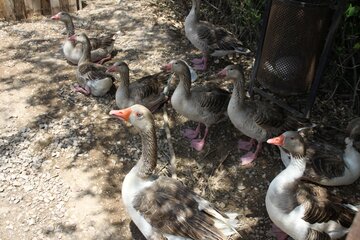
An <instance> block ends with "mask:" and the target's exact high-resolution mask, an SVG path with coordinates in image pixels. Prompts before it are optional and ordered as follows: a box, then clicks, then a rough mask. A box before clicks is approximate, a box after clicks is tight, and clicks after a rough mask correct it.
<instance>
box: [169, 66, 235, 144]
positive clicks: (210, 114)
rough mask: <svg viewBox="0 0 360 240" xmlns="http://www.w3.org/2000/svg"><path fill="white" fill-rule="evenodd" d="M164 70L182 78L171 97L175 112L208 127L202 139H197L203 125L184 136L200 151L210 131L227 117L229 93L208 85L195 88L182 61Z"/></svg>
mask: <svg viewBox="0 0 360 240" xmlns="http://www.w3.org/2000/svg"><path fill="white" fill-rule="evenodd" d="M164 69H166V70H167V71H171V72H173V73H174V74H175V76H176V77H177V78H179V84H178V86H177V87H176V89H175V91H174V93H173V95H172V97H171V104H172V106H173V108H174V109H175V110H176V111H177V112H178V113H179V114H181V115H183V116H185V117H186V118H188V119H190V120H192V121H196V122H198V123H203V124H204V125H205V126H206V129H205V134H204V137H203V138H202V139H195V138H196V137H197V136H198V135H199V131H200V127H199V126H200V125H199V126H198V128H197V129H196V130H195V131H192V130H187V131H188V132H189V133H185V134H184V135H185V136H186V137H188V138H190V139H192V143H191V146H192V147H194V148H195V149H196V150H198V151H200V150H202V149H203V147H204V144H205V138H206V136H207V133H208V129H209V127H210V126H211V125H213V124H216V123H218V122H220V121H222V120H224V119H225V118H226V117H227V115H226V108H227V105H228V103H229V100H230V93H229V92H228V91H226V90H224V89H221V88H218V87H216V86H209V85H208V86H198V87H194V88H192V87H191V77H190V70H189V68H188V66H187V64H186V63H185V62H184V61H182V60H173V61H171V62H170V63H169V64H167V65H166V66H165V67H164Z"/></svg>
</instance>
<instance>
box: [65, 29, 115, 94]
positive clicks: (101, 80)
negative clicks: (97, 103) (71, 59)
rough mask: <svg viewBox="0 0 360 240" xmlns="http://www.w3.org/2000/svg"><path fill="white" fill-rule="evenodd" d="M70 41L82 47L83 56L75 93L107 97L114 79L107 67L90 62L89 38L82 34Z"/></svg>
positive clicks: (78, 70) (77, 72)
mask: <svg viewBox="0 0 360 240" xmlns="http://www.w3.org/2000/svg"><path fill="white" fill-rule="evenodd" d="M70 40H72V41H76V42H80V43H81V45H82V56H81V58H80V60H79V64H78V67H77V71H76V77H77V80H78V81H79V84H77V85H75V91H76V92H80V93H83V94H85V95H90V94H91V95H92V96H95V97H100V96H103V95H105V94H106V93H107V92H108V91H109V90H110V89H111V87H113V81H114V78H113V77H112V76H111V75H110V74H107V73H106V70H107V68H106V67H105V66H103V65H100V64H96V63H92V62H91V61H90V48H91V46H90V41H89V39H88V37H87V36H86V35H85V33H81V34H75V35H72V36H71V37H70Z"/></svg>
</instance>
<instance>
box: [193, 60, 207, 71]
mask: <svg viewBox="0 0 360 240" xmlns="http://www.w3.org/2000/svg"><path fill="white" fill-rule="evenodd" d="M202 59H203V61H202V62H200V63H198V64H195V63H194V64H195V66H194V69H196V70H201V71H204V70H206V67H207V60H208V59H207V57H202Z"/></svg>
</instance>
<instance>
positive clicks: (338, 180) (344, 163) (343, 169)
mask: <svg viewBox="0 0 360 240" xmlns="http://www.w3.org/2000/svg"><path fill="white" fill-rule="evenodd" d="M346 132H347V137H346V138H345V148H343V147H342V146H336V145H334V144H330V143H329V142H326V141H324V140H323V139H319V138H320V137H321V136H319V137H316V136H315V137H314V138H310V139H308V140H305V139H304V132H302V131H298V134H295V133H294V135H296V137H297V138H299V139H302V141H299V142H298V143H299V146H297V147H299V148H302V149H305V154H304V156H303V157H304V159H305V161H307V163H308V164H307V165H306V171H305V173H304V177H303V178H306V179H307V180H309V181H312V182H316V183H319V184H321V185H325V186H341V185H349V184H352V183H354V182H355V181H356V180H357V179H358V178H359V177H360V153H359V150H360V142H359V140H360V118H356V119H353V120H352V121H351V122H349V124H348V127H347V131H346ZM279 148H280V151H281V159H282V161H283V163H284V165H285V166H288V165H289V164H290V159H291V153H290V152H289V151H288V150H287V149H286V148H283V147H281V146H280V147H279Z"/></svg>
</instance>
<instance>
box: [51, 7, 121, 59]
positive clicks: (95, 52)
mask: <svg viewBox="0 0 360 240" xmlns="http://www.w3.org/2000/svg"><path fill="white" fill-rule="evenodd" d="M51 19H52V20H59V21H62V22H63V23H64V24H65V27H66V32H67V36H68V37H71V36H72V35H74V34H75V28H74V24H73V21H72V17H71V15H70V14H68V13H67V12H59V13H57V14H56V15H54V16H52V17H51ZM113 36H114V35H113V34H111V35H109V34H108V35H104V36H97V37H95V38H90V43H91V49H92V50H91V57H90V59H91V62H98V63H99V64H103V62H104V61H107V60H109V59H111V52H112V50H113V48H114V43H115V40H114V39H113ZM82 51H83V50H82V47H81V46H79V45H78V44H76V43H74V42H73V41H71V40H69V39H68V38H67V39H65V42H64V43H63V52H64V55H65V58H66V59H67V60H68V61H69V62H71V63H73V64H78V62H79V60H80V58H81V56H82Z"/></svg>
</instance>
